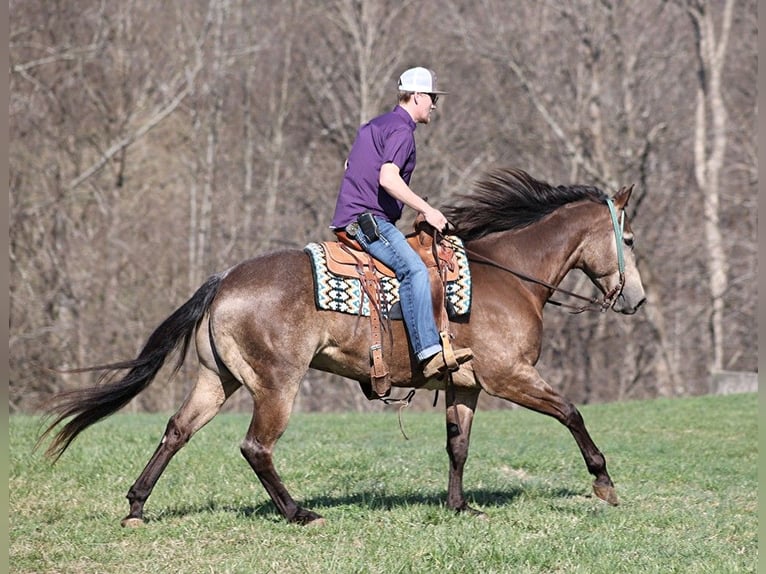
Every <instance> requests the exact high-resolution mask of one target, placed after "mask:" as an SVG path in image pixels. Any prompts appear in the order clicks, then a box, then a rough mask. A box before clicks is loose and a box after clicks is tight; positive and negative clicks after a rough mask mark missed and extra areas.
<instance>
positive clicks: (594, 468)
mask: <svg viewBox="0 0 766 574" xmlns="http://www.w3.org/2000/svg"><path fill="white" fill-rule="evenodd" d="M482 384H483V385H484V389H485V390H486V391H487V392H488V393H490V394H491V395H494V396H497V397H501V398H504V399H507V400H509V401H512V402H514V403H516V404H517V405H520V406H522V407H526V408H528V409H530V410H533V411H536V412H539V413H542V414H545V415H548V416H551V417H553V418H555V419H556V420H558V421H559V422H560V423H561V424H563V425H564V426H565V427H567V429H569V432H570V433H571V434H572V436H573V437H574V439H575V442H576V443H577V446H578V447H579V448H580V453H581V454H582V457H583V459H584V460H585V466H586V467H587V468H588V472H589V473H590V474H592V475H593V476H594V477H595V480H594V481H593V492H594V493H595V494H596V496H598V497H599V498H600V499H602V500H604V501H606V502H608V503H609V504H611V505H612V506H617V505H618V504H619V500H618V498H617V493H616V492H615V490H614V483H613V482H612V478H611V477H610V476H609V472H608V471H607V469H606V458H605V457H604V455H603V453H602V452H601V451H600V450H599V449H598V447H597V446H596V443H594V442H593V439H592V438H591V436H590V434H589V433H588V429H586V428H585V422H584V421H583V418H582V415H581V414H580V411H578V410H577V407H575V406H574V404H573V403H572V402H571V401H569V400H568V399H566V398H564V397H562V396H561V395H559V394H558V393H557V392H556V391H554V390H553V389H552V388H551V387H550V385H548V383H546V382H545V381H544V380H543V378H542V377H541V376H540V374H539V373H538V372H537V369H535V368H534V367H532V366H530V365H527V366H519V367H517V370H516V372H514V374H513V377H512V379H511V382H510V383H496V382H494V381H482Z"/></svg>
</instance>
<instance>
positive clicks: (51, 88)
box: [9, 0, 758, 412]
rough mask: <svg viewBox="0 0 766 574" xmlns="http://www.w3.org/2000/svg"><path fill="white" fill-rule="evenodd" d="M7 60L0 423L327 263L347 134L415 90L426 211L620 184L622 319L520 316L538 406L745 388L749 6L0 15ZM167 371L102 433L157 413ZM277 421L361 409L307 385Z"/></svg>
mask: <svg viewBox="0 0 766 574" xmlns="http://www.w3.org/2000/svg"><path fill="white" fill-rule="evenodd" d="M9 48H10V52H9V53H10V69H9V76H10V109H9V117H10V150H9V151H10V157H9V165H10V174H9V183H10V214H9V218H10V227H9V232H10V253H9V255H10V268H11V281H10V340H9V351H10V411H11V412H17V411H31V410H34V409H36V408H37V407H38V405H39V403H40V401H41V400H43V399H44V398H45V397H47V396H49V395H50V393H52V392H55V391H57V390H60V389H63V388H71V387H75V386H80V385H85V384H92V383H93V382H94V379H92V378H89V376H86V375H64V376H61V375H57V374H56V373H54V372H53V371H52V370H51V369H53V368H67V367H76V366H85V365H91V364H98V363H104V362H110V361H114V360H118V359H124V358H129V357H132V356H134V355H135V354H136V353H137V351H138V350H139V349H140V348H141V346H142V345H143V343H144V342H145V340H146V338H147V337H148V335H149V334H150V333H151V331H152V330H153V329H154V328H155V327H156V326H157V325H158V324H159V323H160V322H161V321H162V320H163V319H164V318H165V317H166V316H167V315H169V314H170V313H171V312H172V311H173V310H174V309H175V308H176V307H177V306H179V305H180V304H181V303H182V302H184V301H185V300H186V299H187V298H188V297H189V296H190V295H191V294H192V293H193V292H194V290H196V288H197V287H198V286H199V285H200V284H201V283H202V281H203V280H204V279H205V278H206V277H207V275H208V274H210V273H213V272H215V271H220V270H223V269H225V268H227V267H229V266H231V265H233V264H234V263H236V262H238V261H240V260H242V259H245V258H247V257H250V256H252V255H254V254H258V253H261V252H264V251H267V250H273V249H280V248H285V247H296V248H301V247H303V245H305V244H306V243H307V242H309V241H312V240H321V239H327V238H330V236H331V234H330V232H329V230H328V228H327V226H328V224H329V222H330V218H331V215H332V211H333V207H334V200H335V195H336V193H337V188H338V184H339V182H340V177H341V172H342V169H343V162H344V159H345V157H346V154H347V152H348V149H349V147H350V145H351V142H352V140H353V138H354V136H355V133H356V130H357V128H358V126H359V124H360V123H362V122H364V121H366V120H368V119H370V118H371V117H373V116H374V115H376V114H378V113H382V112H383V111H386V110H388V109H390V108H391V107H393V105H394V104H395V100H396V81H397V78H398V76H399V74H400V73H401V72H402V71H403V70H404V69H406V68H408V67H411V66H416V65H425V66H428V67H430V68H432V69H434V70H435V71H436V72H437V74H438V76H439V83H440V87H441V88H442V89H446V90H447V91H449V92H450V95H448V96H446V97H444V98H442V99H440V101H439V106H438V111H437V112H436V113H435V114H434V119H433V121H432V123H431V125H429V126H421V127H419V128H418V130H417V132H416V138H417V143H418V168H417V170H416V172H415V175H414V177H413V181H412V184H413V188H414V189H415V191H416V192H418V193H419V194H421V195H422V196H425V197H427V198H428V199H429V201H430V202H432V203H433V204H435V205H436V206H439V205H440V204H441V203H443V202H444V201H445V200H446V199H447V198H448V197H450V196H451V195H453V194H456V193H464V192H467V191H469V190H470V189H471V185H472V183H473V182H474V181H475V180H476V179H477V178H479V177H480V176H481V175H482V174H483V173H484V172H486V171H487V170H489V169H491V168H494V167H519V168H522V169H524V170H526V171H528V172H530V173H531V174H532V175H533V176H535V177H537V178H539V179H543V180H546V181H549V182H551V183H553V184H559V183H582V184H593V185H598V186H599V187H601V188H602V189H605V190H606V191H608V192H610V193H613V192H614V191H616V189H618V188H619V187H620V186H622V185H630V184H636V189H635V191H634V193H633V198H632V200H631V206H630V208H629V213H630V214H631V217H632V218H633V219H632V225H633V228H634V230H635V233H636V253H637V255H638V259H639V268H640V271H641V273H642V276H643V279H644V285H645V287H646V291H647V296H648V303H647V304H646V305H645V307H644V308H642V310H641V311H640V312H639V313H638V314H637V315H635V316H633V317H623V316H618V315H617V314H615V313H605V314H583V315H569V314H568V313H566V311H562V310H560V309H558V308H555V307H553V308H548V309H547V310H546V315H545V328H546V338H545V341H544V347H543V355H542V358H541V360H540V364H539V366H540V370H541V372H542V373H543V376H545V377H546V378H547V380H548V381H549V382H551V384H552V385H553V386H555V387H556V388H557V389H559V390H560V391H562V392H563V393H565V394H566V395H568V396H569V397H570V398H571V399H573V400H574V401H576V402H578V403H588V402H595V401H611V400H622V399H631V398H646V397H654V396H675V395H690V394H702V393H707V392H711V391H712V390H713V389H712V381H713V380H714V375H715V374H716V373H718V372H720V371H722V370H737V371H755V370H756V369H757V366H756V365H757V359H756V356H757V336H756V309H757V288H756V279H757V263H756V261H757V236H756V227H757V185H758V173H757V160H756V156H757V151H756V150H757V146H756V132H757V130H756V120H757V104H756V78H757V20H756V2H755V0H736V1H734V0H718V1H705V0H688V1H686V0H677V1H671V0H643V1H641V2H616V1H610V0H587V1H586V0H572V1H566V2H561V1H559V0H514V1H510V0H508V1H500V0H442V1H440V2H430V1H424V0H419V1H408V0H404V1H402V0H395V1H394V0H366V1H358V0H357V1H354V0H283V1H280V2H269V1H265V0H263V1H244V0H194V1H192V0H189V1H176V2H155V1H150V0H125V1H122V2H104V1H98V0H67V1H66V2H51V1H48V0H24V1H15V0H12V1H11V2H10V47H9ZM413 217H414V214H413V213H412V212H411V211H409V212H405V217H404V219H403V221H402V224H401V226H400V227H402V228H403V229H404V228H405V227H408V226H409V225H410V222H411V221H412V218H413ZM564 286H565V287H567V288H575V289H577V290H578V291H580V292H582V291H585V292H593V291H592V290H593V289H594V288H593V287H592V286H591V285H590V284H589V282H588V281H587V280H586V279H585V278H584V276H583V275H582V274H579V273H573V274H571V275H570V277H568V278H567V280H566V283H565V285H564ZM285 320H286V321H287V320H289V319H288V318H287V317H286V318H285ZM190 363H192V361H190ZM193 366H194V365H193V364H190V365H187V366H186V367H185V368H184V369H183V370H182V371H181V373H180V375H179V376H178V377H177V379H176V380H175V381H173V382H172V383H171V384H165V383H164V382H159V381H158V382H157V383H155V385H154V386H153V387H151V388H150V389H149V390H148V391H147V392H145V393H144V394H143V395H141V397H139V399H136V401H134V402H133V403H132V404H131V406H130V407H129V408H131V409H135V410H139V409H146V410H173V409H175V408H176V407H177V406H178V405H179V404H180V401H181V400H182V398H183V396H185V394H186V391H187V390H188V388H189V385H190V384H191V378H190V377H189V376H188V375H190V373H191V372H192V370H193ZM162 378H164V376H163V375H162V374H161V379H162ZM422 394H425V395H426V397H425V398H424V399H423V401H421V402H423V404H429V403H430V400H431V393H425V392H424V393H422ZM420 395H421V393H419V396H420ZM483 400H485V406H491V407H492V406H501V405H500V404H498V403H496V402H493V401H491V400H488V399H483ZM250 404H251V403H250V398H249V396H247V394H246V393H245V392H244V391H240V392H239V393H237V394H235V395H234V397H232V399H231V400H230V401H229V404H228V406H227V408H228V409H230V410H231V409H249V408H250ZM506 406H507V405H506ZM297 408H298V409H302V410H340V409H358V410H363V409H370V408H378V407H377V406H376V405H374V404H371V403H367V401H366V400H365V399H364V398H363V397H362V395H361V393H360V392H359V391H358V388H357V385H356V383H354V382H351V381H348V380H344V379H341V378H339V377H337V376H331V375H326V374H323V373H319V372H316V371H310V372H309V374H308V375H307V377H306V380H305V381H304V385H303V387H302V391H301V394H300V396H299V399H298V404H297Z"/></svg>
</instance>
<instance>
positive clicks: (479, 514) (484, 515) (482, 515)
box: [455, 504, 489, 522]
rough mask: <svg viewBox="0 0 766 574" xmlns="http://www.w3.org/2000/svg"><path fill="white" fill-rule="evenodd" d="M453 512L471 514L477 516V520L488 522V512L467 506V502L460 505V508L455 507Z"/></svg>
mask: <svg viewBox="0 0 766 574" xmlns="http://www.w3.org/2000/svg"><path fill="white" fill-rule="evenodd" d="M455 512H457V514H465V515H466V516H472V517H474V518H478V519H479V520H484V521H486V522H489V514H487V513H486V512H482V511H481V510H476V509H475V508H473V507H472V506H468V505H467V504H466V505H464V506H462V507H461V508H457V509H455Z"/></svg>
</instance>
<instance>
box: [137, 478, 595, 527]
mask: <svg viewBox="0 0 766 574" xmlns="http://www.w3.org/2000/svg"><path fill="white" fill-rule="evenodd" d="M523 495H526V496H530V497H532V498H552V499H558V498H574V497H581V496H583V492H581V491H574V490H571V489H567V488H546V487H539V486H535V487H530V488H525V487H522V486H519V487H514V488H509V489H507V490H487V489H477V490H470V491H467V492H466V500H467V502H468V504H469V505H471V506H472V507H474V508H477V510H486V509H488V508H493V507H495V508H496V507H501V506H507V505H509V504H512V503H513V501H514V500H515V499H517V498H519V497H520V496H523ZM446 498H447V493H446V492H445V491H440V492H432V493H415V492H413V493H408V494H386V493H381V492H379V491H362V492H357V493H353V494H349V495H344V496H314V497H310V498H307V499H305V500H298V501H297V502H298V504H299V505H301V506H302V507H303V508H305V509H308V510H314V511H318V512H319V513H320V514H321V513H322V512H321V511H322V509H329V508H336V507H340V506H356V507H359V508H366V509H368V510H384V511H389V510H396V509H397V508H405V507H408V506H434V507H444V504H445V501H446ZM215 512H225V513H231V514H236V515H240V516H242V517H243V518H252V517H256V518H267V519H269V520H272V521H275V522H279V521H282V520H283V518H282V516H281V515H280V514H279V513H278V512H277V509H276V507H275V506H274V505H273V504H272V503H271V501H270V500H269V501H266V502H264V503H263V504H259V505H257V506H233V505H228V504H221V503H219V502H214V501H210V502H208V503H207V504H203V505H188V506H176V507H172V508H166V509H162V510H158V511H157V513H156V514H155V515H154V516H152V514H153V513H149V516H147V517H146V521H147V522H162V521H164V520H168V519H173V518H180V517H185V516H189V515H195V514H205V513H215Z"/></svg>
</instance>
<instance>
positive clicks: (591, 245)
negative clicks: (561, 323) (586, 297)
mask: <svg viewBox="0 0 766 574" xmlns="http://www.w3.org/2000/svg"><path fill="white" fill-rule="evenodd" d="M632 192H633V186H632V185H631V186H630V187H628V188H626V187H622V188H621V189H620V190H619V191H618V192H617V193H616V194H615V196H614V197H613V198H609V199H607V200H606V206H607V207H608V212H606V213H605V212H604V211H602V210H600V211H601V213H600V215H601V216H602V218H604V219H605V220H606V221H605V222H604V221H602V222H600V223H599V224H598V225H595V226H594V227H593V236H592V237H591V238H589V240H588V241H586V243H585V246H584V249H583V256H582V258H581V261H580V265H578V266H579V267H580V268H581V269H582V270H583V271H584V272H585V273H586V274H587V275H588V277H589V278H590V279H591V281H593V283H594V284H595V285H596V286H597V287H598V288H599V289H600V290H601V292H602V293H603V294H604V308H605V309H606V308H611V309H613V310H615V311H617V312H618V313H624V314H626V315H632V314H633V313H635V312H636V311H637V310H638V308H639V307H641V305H643V304H644V302H645V301H646V293H645V292H644V286H643V284H642V282H641V275H640V273H639V272H638V267H637V266H636V257H635V254H634V252H633V243H634V235H633V229H632V228H631V226H630V221H629V220H628V217H627V215H626V213H625V208H626V207H627V205H628V200H629V199H630V194H631V193H632Z"/></svg>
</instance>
